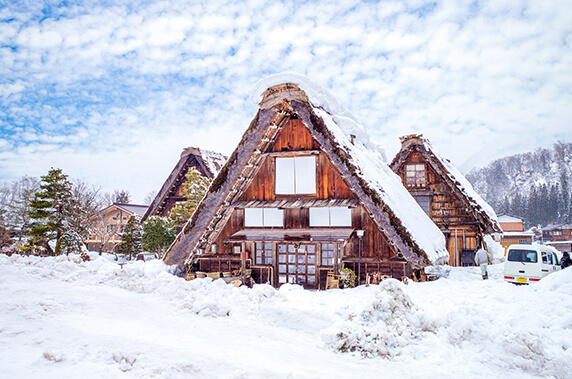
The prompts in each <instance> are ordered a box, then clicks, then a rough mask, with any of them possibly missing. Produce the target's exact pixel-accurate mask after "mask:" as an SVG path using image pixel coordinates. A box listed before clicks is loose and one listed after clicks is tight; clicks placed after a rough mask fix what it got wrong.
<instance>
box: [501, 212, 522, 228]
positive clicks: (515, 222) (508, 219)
mask: <svg viewBox="0 0 572 379" xmlns="http://www.w3.org/2000/svg"><path fill="white" fill-rule="evenodd" d="M498 221H499V225H500V227H501V229H502V231H503V232H522V231H524V219H522V218H519V217H516V216H510V215H507V214H504V213H501V214H499V215H498Z"/></svg>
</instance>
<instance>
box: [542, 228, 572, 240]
mask: <svg viewBox="0 0 572 379" xmlns="http://www.w3.org/2000/svg"><path fill="white" fill-rule="evenodd" d="M570 240H572V225H570V224H552V225H548V226H545V227H543V228H542V241H544V242H552V241H570Z"/></svg>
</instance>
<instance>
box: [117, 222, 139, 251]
mask: <svg viewBox="0 0 572 379" xmlns="http://www.w3.org/2000/svg"><path fill="white" fill-rule="evenodd" d="M142 238H143V228H142V227H141V223H140V222H139V219H138V217H136V216H131V217H129V220H128V221H127V225H125V229H123V234H122V235H121V244H120V245H119V248H118V250H119V251H118V252H119V253H120V254H125V255H129V256H130V257H135V256H136V255H137V254H139V253H140V252H142V251H143V246H142Z"/></svg>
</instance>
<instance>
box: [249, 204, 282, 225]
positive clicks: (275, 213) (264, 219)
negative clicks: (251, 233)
mask: <svg viewBox="0 0 572 379" xmlns="http://www.w3.org/2000/svg"><path fill="white" fill-rule="evenodd" d="M244 226H248V227H265V226H266V227H269V226H279V227H282V226H284V211H283V210H282V209H278V208H245V209H244Z"/></svg>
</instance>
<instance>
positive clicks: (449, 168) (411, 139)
mask: <svg viewBox="0 0 572 379" xmlns="http://www.w3.org/2000/svg"><path fill="white" fill-rule="evenodd" d="M401 142H402V148H401V151H400V153H398V154H397V155H396V156H395V158H394V160H393V162H392V163H391V165H392V166H393V168H394V169H395V166H397V165H399V164H400V163H402V161H401V159H403V157H404V155H403V154H401V152H403V150H404V148H405V147H406V146H409V145H416V146H421V147H422V149H424V150H425V152H426V153H427V157H426V158H427V159H429V160H430V163H432V165H433V168H435V169H436V170H437V171H438V172H439V174H440V175H441V176H443V177H444V178H445V179H448V180H449V181H450V182H451V183H452V184H453V186H454V188H457V190H458V191H459V192H460V193H461V194H462V195H463V197H464V199H462V200H463V201H464V202H466V205H467V206H468V207H470V208H471V209H472V211H473V212H474V213H475V216H477V215H479V216H480V217H481V219H482V222H485V223H486V224H488V225H487V227H486V229H487V230H486V231H487V232H501V231H502V229H501V227H500V225H499V223H498V219H497V215H496V213H495V211H494V210H493V208H492V207H491V206H490V205H489V204H487V202H486V201H485V200H484V199H483V198H482V197H481V196H480V195H479V194H478V193H477V192H476V191H475V190H474V188H473V186H472V185H471V183H470V182H469V181H468V180H467V178H465V176H464V175H463V174H461V172H460V171H459V170H457V168H456V167H455V166H453V164H452V163H451V161H449V160H448V159H446V158H444V157H442V156H441V155H439V154H437V153H435V151H434V150H433V147H432V146H431V143H430V142H429V141H428V140H427V139H426V138H423V135H421V134H412V135H408V136H405V137H401ZM420 152H421V153H422V154H424V155H425V153H423V152H422V151H420ZM439 166H441V167H439ZM445 176H446V177H445Z"/></svg>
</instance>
